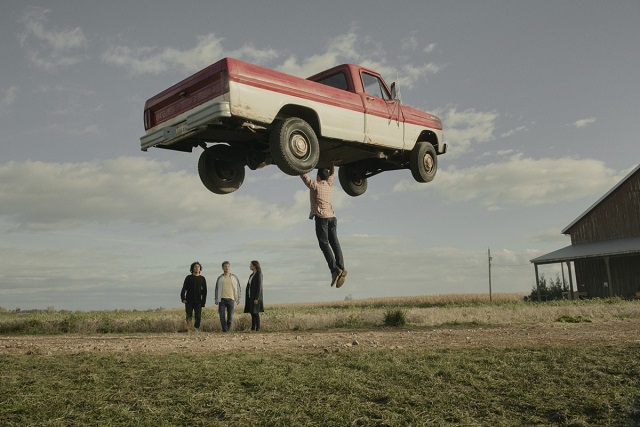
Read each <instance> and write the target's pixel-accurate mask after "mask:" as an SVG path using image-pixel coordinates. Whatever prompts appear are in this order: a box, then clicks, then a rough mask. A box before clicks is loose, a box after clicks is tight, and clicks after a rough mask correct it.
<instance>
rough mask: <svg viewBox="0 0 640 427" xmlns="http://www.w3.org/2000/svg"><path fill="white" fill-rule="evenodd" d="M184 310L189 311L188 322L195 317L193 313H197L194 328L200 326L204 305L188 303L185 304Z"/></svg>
mask: <svg viewBox="0 0 640 427" xmlns="http://www.w3.org/2000/svg"><path fill="white" fill-rule="evenodd" d="M184 310H185V311H186V312H187V322H188V321H190V320H191V319H193V315H194V313H195V317H196V319H195V322H194V323H193V327H194V328H199V327H200V320H202V307H201V306H200V304H191V303H186V304H185V305H184Z"/></svg>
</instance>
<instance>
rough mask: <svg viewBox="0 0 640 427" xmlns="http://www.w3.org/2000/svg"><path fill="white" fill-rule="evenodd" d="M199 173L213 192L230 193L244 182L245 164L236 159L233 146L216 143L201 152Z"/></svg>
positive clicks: (203, 181) (205, 184)
mask: <svg viewBox="0 0 640 427" xmlns="http://www.w3.org/2000/svg"><path fill="white" fill-rule="evenodd" d="M198 175H200V180H201V181H202V183H203V184H204V186H205V187H207V189H208V190H209V191H211V192H212V193H215V194H229V193H233V192H234V191H236V190H237V189H238V188H240V186H241V185H242V183H243V182H244V165H243V164H242V163H240V162H238V161H236V160H235V159H234V156H233V152H232V150H231V147H229V146H228V145H214V146H212V147H210V148H207V149H206V150H204V151H203V152H202V154H200V159H199V160H198Z"/></svg>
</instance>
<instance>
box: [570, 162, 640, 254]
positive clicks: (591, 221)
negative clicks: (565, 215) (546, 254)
mask: <svg viewBox="0 0 640 427" xmlns="http://www.w3.org/2000/svg"><path fill="white" fill-rule="evenodd" d="M568 232H569V234H570V235H571V244H573V245H575V244H578V243H591V242H599V241H603V240H612V239H624V238H627V237H638V236H640V170H638V171H637V172H636V173H635V174H633V175H632V176H631V177H629V178H628V179H627V180H626V181H625V182H624V183H622V184H621V185H620V186H619V187H618V188H616V190H615V191H614V192H613V193H612V194H610V195H609V196H608V197H607V198H606V199H605V200H603V201H602V202H601V203H600V204H599V205H598V206H596V207H595V208H593V209H592V210H591V211H590V212H588V213H587V214H586V215H585V216H584V217H583V218H581V219H580V221H578V222H577V223H576V224H575V225H573V227H571V229H570V230H568Z"/></svg>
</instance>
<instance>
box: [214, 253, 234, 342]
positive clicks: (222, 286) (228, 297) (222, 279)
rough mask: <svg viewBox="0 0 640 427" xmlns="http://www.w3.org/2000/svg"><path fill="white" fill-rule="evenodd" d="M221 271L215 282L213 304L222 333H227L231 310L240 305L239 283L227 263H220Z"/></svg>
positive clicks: (231, 316)
mask: <svg viewBox="0 0 640 427" xmlns="http://www.w3.org/2000/svg"><path fill="white" fill-rule="evenodd" d="M222 271H223V273H222V274H221V275H220V276H219V277H218V280H217V281H216V290H215V303H216V305H217V306H218V313H219V314H220V326H222V332H229V331H230V330H231V322H232V321H233V309H234V307H235V305H236V304H240V281H239V280H238V278H237V277H236V275H235V274H231V263H229V261H224V262H223V263H222Z"/></svg>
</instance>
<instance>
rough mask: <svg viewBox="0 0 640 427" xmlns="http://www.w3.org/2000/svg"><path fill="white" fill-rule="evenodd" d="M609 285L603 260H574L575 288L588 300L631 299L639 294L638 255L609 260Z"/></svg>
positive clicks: (639, 256)
mask: <svg viewBox="0 0 640 427" xmlns="http://www.w3.org/2000/svg"><path fill="white" fill-rule="evenodd" d="M609 269H610V271H611V283H609V286H608V287H607V288H605V287H604V283H605V282H608V281H609V279H608V278H607V266H606V263H605V261H604V258H594V259H589V260H576V261H575V272H576V288H577V289H578V291H583V292H588V294H589V297H590V298H607V297H610V296H619V297H625V298H628V297H632V296H634V295H635V293H636V292H640V255H635V256H624V257H611V258H609Z"/></svg>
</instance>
